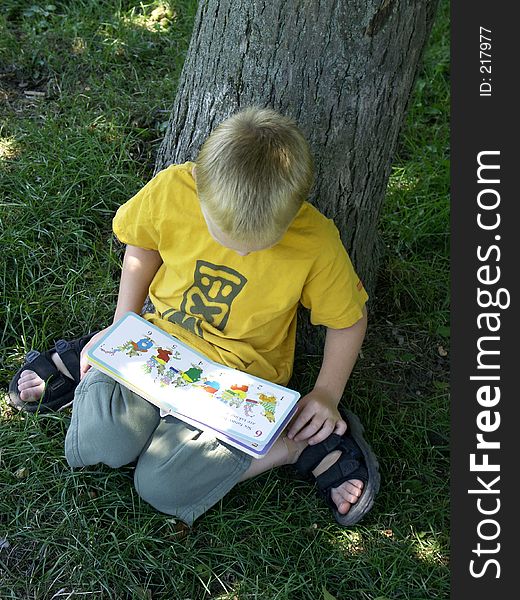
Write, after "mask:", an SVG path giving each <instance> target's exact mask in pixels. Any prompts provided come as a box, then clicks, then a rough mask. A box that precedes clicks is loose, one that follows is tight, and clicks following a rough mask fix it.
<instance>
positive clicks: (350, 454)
mask: <svg viewBox="0 0 520 600" xmlns="http://www.w3.org/2000/svg"><path fill="white" fill-rule="evenodd" d="M340 412H341V415H342V417H343V419H344V420H345V421H346V423H347V424H348V429H347V431H346V433H344V434H343V435H337V434H335V433H332V434H331V435H329V437H328V438H326V439H325V440H323V441H322V442H320V443H319V444H315V445H314V446H307V448H305V450H304V451H303V452H302V453H301V455H300V457H299V458H298V460H297V461H296V463H295V465H294V466H295V468H296V470H297V471H298V473H300V474H301V475H303V476H305V477H307V478H310V479H311V480H312V479H314V480H315V482H316V486H317V488H318V494H319V495H320V496H322V497H323V498H324V499H325V501H326V502H327V504H328V505H329V506H330V508H331V509H332V513H333V514H334V518H335V519H336V521H337V522H338V523H339V524H340V525H343V526H349V525H354V524H356V523H357V522H358V521H360V520H361V519H362V518H363V517H364V516H365V515H366V513H367V512H368V511H369V510H370V509H371V508H372V506H373V504H374V498H375V496H376V494H377V492H378V491H379V485H380V480H381V478H380V475H379V463H378V461H377V458H376V455H375V454H374V452H373V451H372V449H371V448H370V446H369V445H368V443H367V442H366V441H365V439H364V437H363V432H364V428H363V426H362V425H361V422H360V421H359V419H358V417H357V416H356V415H355V414H354V413H352V412H351V411H340ZM334 450H341V452H342V453H341V456H340V457H339V459H338V460H337V461H336V462H335V463H334V464H333V465H332V466H331V467H330V468H329V469H327V470H326V471H325V472H324V473H322V474H321V475H318V477H314V475H313V474H312V471H313V470H314V469H315V468H316V467H317V466H318V465H319V464H320V462H321V461H322V460H323V459H324V458H325V457H326V456H328V455H329V454H330V453H331V452H333V451H334ZM353 479H359V480H361V481H362V482H363V491H362V493H361V496H360V498H358V501H357V502H356V503H355V504H352V506H351V507H350V510H349V511H348V513H347V514H345V515H343V514H341V513H340V512H339V511H338V509H337V507H336V504H335V503H334V501H333V500H332V498H331V490H332V489H333V488H336V487H338V486H339V485H341V484H342V483H344V482H345V481H351V480H353Z"/></svg>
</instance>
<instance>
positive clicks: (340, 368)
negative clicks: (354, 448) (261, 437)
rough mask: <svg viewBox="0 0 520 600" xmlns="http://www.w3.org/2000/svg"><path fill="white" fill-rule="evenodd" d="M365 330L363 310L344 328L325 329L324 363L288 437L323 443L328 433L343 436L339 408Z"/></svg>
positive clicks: (300, 407) (365, 318)
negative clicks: (359, 315) (360, 314)
mask: <svg viewBox="0 0 520 600" xmlns="http://www.w3.org/2000/svg"><path fill="white" fill-rule="evenodd" d="M366 328H367V312H366V307H364V308H363V316H362V318H361V319H360V320H359V321H357V323H355V324H354V325H352V326H351V327H346V328H345V329H330V328H327V335H326V338H325V347H324V350H323V361H322V365H321V369H320V372H319V374H318V378H317V379H316V383H315V385H314V389H313V390H312V391H311V392H309V393H308V394H307V395H306V396H304V397H303V398H302V399H301V400H300V401H299V402H298V412H297V413H296V417H295V418H294V419H293V421H292V423H291V425H290V427H289V429H288V432H287V436H288V437H289V438H290V439H294V440H296V441H301V440H307V442H308V443H309V444H311V445H312V444H317V443H318V442H321V441H323V440H324V439H325V438H327V437H328V436H329V435H330V434H331V433H337V434H338V435H342V434H343V433H345V431H346V430H347V424H346V423H345V421H343V419H342V418H341V415H340V414H339V411H338V405H339V402H340V400H341V397H342V395H343V391H344V390H345V386H346V384H347V381H348V378H349V377H350V374H351V372H352V369H353V368H354V364H355V363H356V360H357V357H358V354H359V351H360V349H361V345H362V343H363V340H364V338H365V332H366Z"/></svg>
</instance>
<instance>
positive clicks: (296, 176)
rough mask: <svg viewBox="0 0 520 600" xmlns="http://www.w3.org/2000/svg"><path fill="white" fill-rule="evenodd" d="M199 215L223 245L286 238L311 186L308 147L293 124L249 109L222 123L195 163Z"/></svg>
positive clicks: (269, 112)
mask: <svg viewBox="0 0 520 600" xmlns="http://www.w3.org/2000/svg"><path fill="white" fill-rule="evenodd" d="M196 164H197V169H196V177H197V191H198V195H199V198H200V203H201V207H202V210H203V212H204V214H205V216H206V217H209V219H210V220H211V223H212V224H214V225H215V226H216V228H218V230H219V232H221V233H223V234H224V235H225V236H226V239H230V240H234V241H236V242H239V243H247V244H252V245H253V246H252V247H255V248H261V247H268V246H271V245H273V244H274V243H276V242H277V241H278V240H279V239H280V238H281V237H282V236H283V234H284V233H285V231H286V230H287V228H288V227H289V225H290V223H291V221H292V220H293V219H294V217H295V216H296V213H297V212H298V210H299V209H300V207H301V205H302V203H303V201H304V200H305V199H306V198H307V196H308V194H309V191H310V188H311V186H312V181H313V164H312V158H311V154H310V150H309V146H308V144H307V142H306V140H305V138H304V137H303V135H302V133H301V132H300V130H299V129H298V127H297V126H296V124H295V123H294V122H293V121H292V120H291V119H289V118H287V117H284V116H282V115H280V114H279V113H277V112H275V111H274V110H271V109H261V108H248V109H246V110H243V111H241V112H239V113H237V114H235V115H233V116H231V117H229V118H228V119H226V120H225V121H224V122H223V123H221V124H220V125H219V126H218V127H217V128H216V129H215V130H214V131H213V132H212V133H211V134H210V135H209V137H208V139H207V140H206V142H205V143H204V144H203V146H202V148H201V150H200V153H199V156H198V157H197V161H196Z"/></svg>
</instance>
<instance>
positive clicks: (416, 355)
mask: <svg viewBox="0 0 520 600" xmlns="http://www.w3.org/2000/svg"><path fill="white" fill-rule="evenodd" d="M157 8H159V3H158V2H148V3H137V2H131V1H125V2H123V1H121V2H117V1H115V0H113V1H108V0H105V1H98V2H95V1H93V0H78V1H76V2H73V3H72V2H71V3H69V2H56V3H55V4H43V3H42V4H36V0H35V3H34V4H30V3H25V2H21V1H19V0H4V2H3V3H2V8H1V9H0V111H1V112H0V235H1V249H2V257H1V259H0V277H1V281H2V303H1V305H0V340H1V341H0V348H1V351H0V489H1V494H0V598H1V599H2V600H12V599H13V600H14V599H16V600H21V599H37V600H40V599H45V600H47V599H49V600H50V599H53V598H56V599H58V598H84V597H91V598H95V599H109V598H110V599H112V598H115V599H141V598H142V599H146V600H148V599H151V598H153V599H154V600H155V599H159V598H164V599H168V600H171V599H173V600H177V599H178V600H184V599H188V598H190V599H194V600H195V599H197V600H199V599H200V600H202V599H210V598H211V599H215V600H216V599H221V600H224V599H226V600H232V599H233V600H234V599H239V600H249V599H251V600H252V599H261V600H274V599H279V600H282V599H291V600H292V599H298V600H300V599H303V600H306V599H309V600H311V599H312V600H316V599H318V600H321V599H323V600H330V598H331V597H332V598H335V599H337V600H340V599H346V598H349V599H354V600H369V599H370V600H383V599H389V598H392V599H394V598H396V599H410V600H422V599H426V598H442V597H445V598H447V597H448V596H449V567H448V561H449V496H448V493H449V487H448V478H449V455H448V431H449V401H448V356H449V355H448V352H449V331H450V330H449V282H448V281H449V280H448V278H449V236H448V229H449V225H448V223H449V203H448V180H449V116H448V105H449V38H448V35H449V3H447V2H446V1H445V0H443V1H442V2H441V7H440V10H439V13H438V17H437V21H436V25H435V29H434V32H433V34H432V37H431V40H430V44H429V47H428V49H427V52H426V55H425V57H424V63H423V67H422V70H421V73H420V75H419V78H418V80H417V83H416V87H415V91H414V94H413V97H412V99H411V103H410V108H409V114H408V119H407V124H406V126H405V128H404V130H403V132H402V134H401V138H400V145H399V149H398V154H397V156H396V159H395V161H394V166H393V170H392V175H391V178H390V182H389V187H388V193H387V199H386V203H385V209H384V214H383V217H382V220H381V223H380V234H381V239H382V243H383V247H384V250H385V252H384V257H383V262H382V264H381V267H380V270H379V281H378V286H377V292H376V294H375V297H374V298H373V299H372V303H373V304H372V309H371V319H370V327H369V332H368V335H367V338H366V342H365V344H364V347H363V354H362V356H361V357H360V359H359V361H358V363H357V365H356V368H355V371H354V373H353V376H352V378H351V381H350V382H349V387H348V391H347V400H348V402H349V403H350V404H351V406H352V407H353V410H355V412H357V413H358V414H360V415H362V417H363V420H364V422H365V424H366V429H367V434H368V436H369V439H370V440H372V441H373V447H374V450H375V451H376V453H377V454H378V456H379V457H380V462H381V471H382V488H381V492H380V494H379V496H378V498H377V502H376V505H375V507H374V509H373V511H372V512H371V513H370V515H368V516H367V517H366V519H365V520H364V521H363V522H362V524H360V525H359V526H356V527H354V528H352V529H350V530H342V529H341V528H339V527H337V526H336V525H335V524H334V522H333V520H332V519H331V516H330V512H329V510H328V509H327V508H326V507H325V506H324V505H323V504H322V502H321V501H320V500H319V499H318V498H316V496H315V493H314V490H313V488H312V487H311V486H309V485H308V484H307V483H305V482H301V481H299V480H297V479H295V478H294V477H293V475H292V472H291V471H290V470H288V469H280V470H278V471H276V472H273V473H269V474H265V475H263V476H261V477H258V478H256V479H255V480H253V481H248V482H246V483H244V484H241V485H240V486H239V487H238V488H236V489H235V490H233V491H232V492H231V493H230V494H229V495H228V496H227V497H226V498H225V499H224V500H223V501H222V502H221V503H219V504H218V505H217V506H216V507H214V508H213V509H211V510H210V511H209V512H208V513H207V514H206V515H205V516H204V517H202V518H201V519H200V520H199V521H198V522H197V524H196V526H195V528H194V529H193V530H192V531H190V533H189V534H188V535H187V536H183V535H182V534H181V533H180V532H179V531H178V527H177V523H175V520H174V519H172V518H170V517H168V516H166V515H163V514H160V513H157V512H156V511H154V510H153V509H152V508H151V507H149V506H148V505H147V504H145V503H144V502H142V501H141V500H140V498H139V497H138V496H137V494H136V493H135V492H134V490H133V486H132V484H131V476H132V472H131V469H120V470H111V469H109V468H106V467H96V468H92V469H86V470H80V471H76V472H72V471H71V470H70V469H69V468H68V467H67V465H66V462H65V459H64V456H63V439H64V435H65V431H66V428H67V425H68V419H69V415H68V414H59V415H49V416H43V415H42V416H39V417H34V416H30V415H23V414H18V413H15V412H14V411H13V410H11V409H10V408H9V407H8V405H7V403H6V402H5V399H3V398H1V395H2V394H4V393H5V392H6V390H7V386H8V382H9V380H10V378H11V377H12V375H13V373H14V371H15V370H16V369H17V367H18V366H19V365H20V364H21V363H22V362H23V356H24V354H25V352H26V351H27V350H29V349H30V348H31V347H35V348H42V347H47V346H48V345H49V343H50V341H51V340H53V339H58V338H60V337H76V336H79V335H81V334H83V333H84V332H86V331H88V330H93V329H95V328H99V327H100V326H101V325H103V324H104V323H106V322H107V321H108V320H109V319H110V317H111V311H112V310H113V306H114V303H115V297H116V292H117V289H116V288H117V285H116V283H115V282H116V281H117V278H118V272H119V268H120V258H121V248H120V247H119V246H118V245H116V244H115V243H114V242H113V240H112V235H111V230H110V221H111V217H112V215H113V213H114V211H115V209H116V208H117V207H118V206H119V205H120V204H121V202H123V201H124V200H126V199H127V198H129V197H130V196H131V195H132V194H133V193H135V191H137V189H139V187H140V186H141V185H142V184H144V183H145V182H146V181H147V180H148V179H149V178H150V176H151V174H152V171H153V164H154V157H155V153H156V151H157V149H158V145H159V143H160V140H161V138H162V135H163V132H164V128H165V124H166V121H167V119H168V114H169V108H170V105H171V102H172V99H173V98H174V95H175V88H176V81H177V77H178V75H179V73H180V69H181V67H182V63H183V59H184V55H185V52H186V49H187V44H188V41H189V36H190V30H191V24H192V20H193V15H194V10H195V2H193V1H188V0H183V1H182V2H178V3H175V4H174V5H173V3H172V9H173V10H172V11H171V12H164V11H163V12H162V14H158V12H154V10H155V9H157ZM316 369H317V364H316V361H315V360H314V359H312V358H311V357H305V356H300V357H298V360H297V364H296V372H297V375H298V377H299V381H300V383H301V387H302V390H303V391H305V389H308V388H309V387H310V386H311V385H312V378H313V376H314V375H315V373H316Z"/></svg>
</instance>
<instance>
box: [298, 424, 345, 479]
mask: <svg viewBox="0 0 520 600" xmlns="http://www.w3.org/2000/svg"><path fill="white" fill-rule="evenodd" d="M341 442H342V437H341V436H340V435H337V434H336V433H331V434H330V435H329V437H328V438H326V439H324V440H323V441H322V442H319V443H318V444H314V445H313V446H307V447H306V448H305V450H304V451H303V452H302V453H301V454H300V456H299V458H298V460H297V461H296V463H295V464H294V468H295V469H296V471H298V473H300V475H306V476H308V475H311V471H313V470H314V469H315V468H316V467H317V466H318V465H319V464H320V462H321V461H322V460H323V459H324V458H325V457H326V456H328V455H329V454H330V453H331V452H333V451H334V450H336V449H337V448H338V446H339V445H340V444H341Z"/></svg>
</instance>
